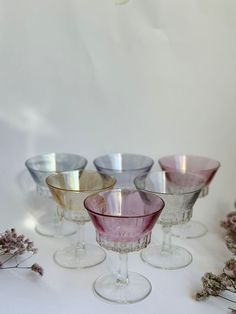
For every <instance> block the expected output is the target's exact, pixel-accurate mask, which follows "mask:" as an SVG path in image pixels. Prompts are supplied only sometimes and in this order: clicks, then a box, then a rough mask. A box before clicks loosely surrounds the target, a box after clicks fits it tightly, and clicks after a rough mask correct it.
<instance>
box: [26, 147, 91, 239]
mask: <svg viewBox="0 0 236 314" xmlns="http://www.w3.org/2000/svg"><path fill="white" fill-rule="evenodd" d="M86 165H87V159H86V158H84V157H83V156H80V155H76V154H68V153H48V154H42V155H38V156H34V157H31V158H29V159H28V160H26V162H25V166H26V168H27V169H28V171H29V173H30V174H31V177H32V178H33V180H34V182H35V184H36V192H37V194H38V195H39V196H40V200H41V201H42V202H43V206H44V207H45V208H44V209H45V212H46V214H45V215H43V216H41V217H40V218H39V219H38V224H37V225H36V227H35V230H36V231H37V232H38V233H39V234H41V235H44V236H49V237H53V236H62V235H64V236H66V235H72V234H74V233H75V232H76V226H75V224H73V223H68V222H64V221H62V219H61V217H60V216H59V215H58V214H57V210H56V207H55V205H54V203H53V201H52V200H51V193H50V192H49V189H48V186H47V184H46V181H45V180H46V178H47V177H48V176H49V175H51V174H55V173H58V172H61V171H69V170H76V169H81V170H82V169H84V168H85V167H86Z"/></svg>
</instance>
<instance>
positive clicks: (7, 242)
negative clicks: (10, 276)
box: [0, 228, 43, 276]
mask: <svg viewBox="0 0 236 314" xmlns="http://www.w3.org/2000/svg"><path fill="white" fill-rule="evenodd" d="M37 251H38V250H37V249H36V248H35V247H34V243H33V241H31V240H29V239H28V238H25V236H24V235H23V234H21V235H18V234H17V233H16V231H15V229H14V228H12V229H10V230H6V231H5V232H4V233H3V234H1V235H0V269H9V268H21V269H31V270H32V271H34V272H36V273H38V274H39V275H41V276H42V275H43V268H42V267H41V266H39V265H38V264H36V263H35V264H33V265H32V266H21V265H22V263H24V262H25V261H26V260H27V259H29V258H30V257H32V256H33V255H34V254H36V253H37ZM26 253H27V254H26ZM25 255H27V256H26V257H25ZM19 257H21V259H20V261H19V260H18V258H19ZM12 261H14V262H15V263H14V264H13V265H12V264H11V262H12Z"/></svg>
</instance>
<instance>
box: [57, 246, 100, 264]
mask: <svg viewBox="0 0 236 314" xmlns="http://www.w3.org/2000/svg"><path fill="white" fill-rule="evenodd" d="M85 248H86V249H84V250H79V249H77V250H76V249H75V248H74V247H68V248H65V249H62V250H58V251H56V252H55V253H54V261H55V263H56V264H57V265H59V266H61V267H63V268H88V267H92V266H95V265H98V264H100V263H102V262H103V261H104V260H105V258H106V253H105V251H104V250H103V249H102V248H100V247H99V246H97V245H93V244H86V245H85Z"/></svg>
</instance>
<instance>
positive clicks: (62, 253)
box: [46, 170, 116, 268]
mask: <svg viewBox="0 0 236 314" xmlns="http://www.w3.org/2000/svg"><path fill="white" fill-rule="evenodd" d="M46 182H47V184H48V187H49V189H50V191H51V193H52V195H53V198H54V200H55V201H56V202H57V204H58V206H59V208H61V209H62V215H63V217H64V219H65V220H68V221H73V222H75V223H76V224H77V227H78V239H77V242H76V243H75V245H71V246H69V247H66V248H64V249H60V250H57V251H56V252H55V254H54V260H55V262H56V263H57V264H58V265H60V266H61V267H64V268H87V267H92V266H95V265H98V264H100V263H101V262H103V261H104V259H105V257H106V254H105V252H104V250H103V249H102V248H100V247H99V246H96V245H93V244H88V243H86V242H85V236H84V225H85V223H86V222H88V221H89V220H90V218H89V215H88V213H87V211H86V209H85V208H84V199H85V198H86V197H87V196H89V195H91V194H93V193H95V192H99V191H103V190H107V189H111V188H112V187H113V186H114V185H115V183H116V180H115V178H114V177H111V176H109V175H107V174H103V173H99V172H96V171H85V170H74V171H68V172H60V173H58V174H55V175H51V176H49V177H48V178H47V179H46Z"/></svg>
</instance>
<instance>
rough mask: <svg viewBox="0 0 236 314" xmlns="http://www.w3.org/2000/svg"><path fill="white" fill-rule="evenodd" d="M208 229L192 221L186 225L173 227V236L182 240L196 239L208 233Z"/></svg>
mask: <svg viewBox="0 0 236 314" xmlns="http://www.w3.org/2000/svg"><path fill="white" fill-rule="evenodd" d="M207 231H208V230H207V227H206V226H205V225H204V224H203V223H201V222H199V221H194V220H191V221H189V222H188V223H186V224H182V225H177V226H173V227H172V235H173V236H175V237H177V238H182V239H196V238H200V237H202V236H204V235H205V234H206V233H207Z"/></svg>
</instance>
